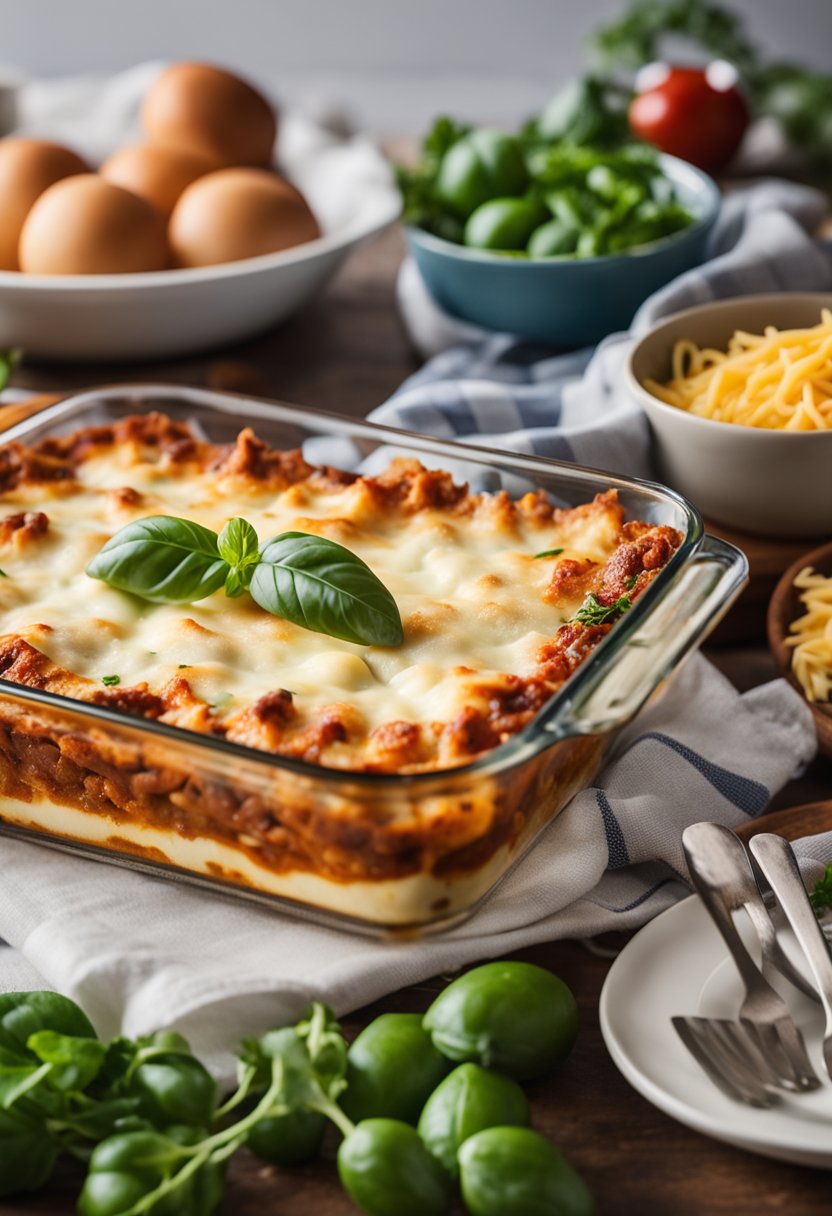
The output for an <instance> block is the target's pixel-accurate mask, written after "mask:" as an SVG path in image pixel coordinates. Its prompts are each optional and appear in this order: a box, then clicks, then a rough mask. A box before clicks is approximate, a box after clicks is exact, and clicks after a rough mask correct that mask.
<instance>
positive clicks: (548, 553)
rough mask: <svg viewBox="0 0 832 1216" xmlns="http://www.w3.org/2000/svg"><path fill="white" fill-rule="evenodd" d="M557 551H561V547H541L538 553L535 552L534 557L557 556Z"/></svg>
mask: <svg viewBox="0 0 832 1216" xmlns="http://www.w3.org/2000/svg"><path fill="white" fill-rule="evenodd" d="M559 553H563V549H541V550H540V552H539V553H535V558H538V557H557V555H558V554H559Z"/></svg>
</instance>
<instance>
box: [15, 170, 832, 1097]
mask: <svg viewBox="0 0 832 1216" xmlns="http://www.w3.org/2000/svg"><path fill="white" fill-rule="evenodd" d="M820 214H821V200H820V198H819V196H817V195H816V194H814V192H810V191H804V190H801V189H799V188H792V187H787V186H783V185H780V184H772V185H770V186H765V187H757V188H756V189H755V190H754V191H752V192H750V193H748V194H746V195H744V196H742V197H738V198H736V199H732V200H731V201H730V203H729V204H728V206H727V208H726V213H725V215H724V217H723V222H722V224H721V226H720V234H721V235H720V236H719V238H718V239H720V240H721V241H722V242H723V246H722V247H723V248H724V247H725V246H730V249H728V250H727V251H726V252H723V253H721V254H720V255H719V256H718V257H717V258H715V260H714V261H712V262H711V263H710V264H709V265H708V266H707V267H705V268H704V269H702V270H699V271H696V272H694V273H692V274H690V275H687V276H685V278H684V279H681V280H679V282H677V283H674V284H671V285H670V287H668V288H666V289H665V291H663V292H662V293H660V295H659V296H657V297H655V298H654V299H653V300H651V301H648V303H647V304H646V305H645V307H644V309H643V310H642V312H641V314H640V316H639V318H638V319H637V322H636V325H637V327H638V328H642V327H643V326H644V325H646V324H647V323H648V321H649V320H650V319H652V318H655V317H657V316H659V315H661V314H662V313H664V312H668V311H670V310H671V309H673V308H678V307H682V306H683V305H686V304H689V303H691V302H693V301H695V300H697V299H705V298H707V297H708V296H714V295H721V294H726V293H728V292H731V291H736V292H741V291H748V290H768V289H770V288H771V287H786V286H790V287H795V288H796V287H805V288H822V287H826V286H829V285H830V261H829V256H828V254H827V253H826V252H825V251H824V250H822V249H821V248H820V247H819V246H817V245H815V244H813V243H812V241H811V240H810V238H809V237H808V236H807V235H806V229H805V226H812V225H813V224H814V223H815V222H816V221H817V220H818V219H819V217H820ZM401 298H402V302H403V307H404V309H405V313H406V315H407V317H408V321H409V324H410V326H411V330H412V332H413V333H414V335H418V334H421V335H422V340H424V335H425V333H426V332H427V329H428V328H430V329H431V333H432V339H431V340H432V341H433V343H434V345H437V344H439V342H440V338H441V339H442V341H444V342H448V341H451V340H456V339H458V338H459V337H460V334H459V330H458V328H457V327H455V326H454V324H453V323H451V322H450V321H443V320H442V319H441V318H439V320H437V317H436V315H435V314H434V315H433V316H431V313H430V309H431V305H430V302H429V301H428V300H426V298H425V296H424V293H423V292H420V289H419V285H418V283H414V281H413V271H412V269H409V268H405V270H404V272H403V278H402V283H401ZM439 321H442V324H441V325H440V324H439ZM443 326H444V328H442V327H443ZM463 336H468V337H470V336H471V335H463ZM626 344H627V338H626V336H624V337H617V338H611V339H609V340H608V341H607V342H606V343H604V344H603V345H602V346H601V348H600V349H599V350H598V351H597V352H596V353H595V354H594V355H593V356H590V353H589V352H581V353H579V354H572V355H561V356H554V357H551V356H548V357H544V358H535V357H534V352H531V351H530V350H529V349H528V348H527V347H525V346H523V345H522V344H520V343H517V342H514V341H512V340H511V339H510V338H508V337H504V336H498V337H490V338H483V337H482V335H479V336H477V337H476V340H474V341H470V342H467V344H465V345H463V346H460V345H458V344H457V345H455V346H453V347H449V348H448V349H446V350H445V351H444V352H442V353H440V354H438V355H436V356H435V357H434V358H433V359H432V360H431V361H430V362H429V363H428V364H427V365H426V367H425V368H424V369H423V370H422V371H421V372H420V373H418V374H417V375H416V376H414V377H412V378H411V380H410V381H408V383H407V384H406V385H405V386H404V387H403V388H402V390H401V391H400V392H399V393H397V394H396V396H395V397H394V398H393V399H392V400H391V401H390V402H388V403H387V404H386V405H385V406H383V407H381V409H380V410H378V411H376V417H378V418H381V419H383V420H384V421H385V422H391V423H393V424H395V425H400V426H405V427H408V428H410V429H413V430H422V431H429V432H432V433H437V434H440V435H443V436H447V435H451V436H454V437H456V438H461V439H470V440H475V441H476V442H480V443H482V442H485V443H490V444H493V445H495V446H498V447H504V448H513V449H515V450H518V449H519V450H521V451H526V452H537V453H543V454H545V455H549V456H551V455H554V456H559V457H562V456H565V457H567V458H570V459H573V458H574V459H578V460H580V461H582V462H586V463H589V464H594V465H606V466H608V467H611V468H616V469H621V470H623V471H625V472H648V471H649V466H648V463H647V439H646V433H645V431H644V428H643V424H642V422H641V419H640V417H639V414H638V411H637V409H636V408H635V407H634V406H632V405H631V404H630V403H628V402H627V401H625V400H623V399H621V398H620V397H619V395H618V393H617V390H616V376H617V373H616V368H617V367H619V366H620V362H621V359H622V357H623V354H624V352H625V350H626ZM814 750H815V740H814V731H813V727H812V723H811V717H810V714H809V711H808V709H807V707H806V705H805V704H804V703H803V701H802V700H801V698H800V697H798V696H797V695H796V693H794V692H793V691H792V690H791V689H790V688H789V686H788V685H787V684H786V683H785V682H784V681H782V680H780V681H775V682H773V683H771V684H767V685H764V686H762V687H759V688H756V689H754V690H753V691H751V692H748V693H745V694H744V695H742V696H741V695H740V694H739V693H738V692H737V691H736V690H735V689H734V688H733V687H732V686H731V685H730V684H729V683H728V681H727V680H725V679H724V678H723V677H722V676H721V675H720V674H719V673H718V672H717V671H716V670H715V669H714V668H713V667H712V666H711V665H710V664H709V663H708V662H707V661H706V660H705V659H703V658H702V657H701V656H698V657H696V658H694V659H692V660H691V661H690V662H689V663H688V664H687V665H686V667H685V668H684V669H683V670H682V671H681V672H680V673H679V675H678V676H677V677H676V679H675V680H674V681H673V682H672V684H671V685H670V687H669V688H668V689H667V691H666V693H665V695H664V697H663V698H662V699H661V700H660V701H659V702H657V703H654V704H652V705H650V706H649V707H648V708H646V709H645V710H644V711H643V712H642V713H641V714H640V715H639V716H638V718H637V719H636V720H635V721H634V722H633V723H632V724H631V725H630V726H629V727H628V728H627V729H626V730H625V731H624V732H623V733H622V734H621V736H620V737H619V739H618V740H617V742H616V746H615V750H614V752H613V753H612V754H611V756H610V758H609V759H608V761H607V763H606V765H605V767H604V768H603V770H602V771H601V773H600V774H599V776H598V778H597V779H596V782H595V784H594V786H593V787H592V788H590V789H587V790H585V791H584V792H582V793H580V794H579V795H578V796H577V797H576V798H574V799H573V801H572V802H571V803H570V804H569V806H568V807H567V808H566V809H565V810H564V811H563V813H562V814H561V815H560V816H559V817H558V818H557V819H556V820H555V822H554V823H553V824H552V825H551V826H550V827H549V828H548V829H547V831H546V832H545V833H544V834H543V835H542V837H541V838H540V840H539V841H538V843H537V844H536V846H535V848H534V849H533V850H532V851H531V852H530V853H529V854H528V855H527V856H526V857H525V859H524V860H523V861H522V863H521V864H520V865H518V866H517V867H516V868H515V869H514V870H513V871H512V873H511V874H510V875H509V876H508V877H507V879H506V880H505V881H504V882H503V883H502V884H501V886H500V887H499V888H498V890H497V891H496V892H495V894H494V895H493V896H492V897H491V898H490V899H489V900H488V901H487V902H486V903H485V904H484V905H483V907H482V908H481V909H480V911H479V912H478V913H477V914H476V915H475V916H474V917H473V918H472V919H471V920H470V921H469V922H468V923H467V924H465V925H463V926H461V927H460V928H458V929H456V930H455V931H453V932H452V933H450V934H448V935H446V936H444V937H442V938H440V939H437V940H432V941H431V940H429V941H426V942H408V943H404V944H395V943H382V942H374V941H372V940H369V939H365V938H361V937H356V936H352V935H348V934H344V933H341V932H338V931H336V930H333V929H326V928H322V927H320V926H316V925H312V924H307V923H304V922H303V921H300V920H295V919H293V918H291V917H288V916H284V915H277V914H274V913H271V912H268V911H265V910H263V909H261V908H257V907H253V906H250V905H246V904H242V903H240V904H237V903H233V902H231V901H228V900H225V899H221V900H220V899H217V898H216V897H214V896H212V895H210V894H207V893H205V892H203V891H197V890H192V889H189V888H187V887H183V886H181V885H179V884H174V883H170V882H164V881H161V880H157V879H151V878H148V877H146V876H144V875H140V874H136V873H132V872H128V871H124V870H117V869H114V868H111V867H109V866H104V865H100V864H97V863H95V862H91V861H85V860H80V859H76V858H70V857H66V856H63V855H62V854H59V853H53V852H51V851H50V850H47V849H43V848H40V847H38V846H36V845H31V844H23V843H20V842H17V841H11V840H6V839H3V838H2V837H0V936H2V937H3V938H5V939H6V941H7V942H9V943H10V947H11V948H7V949H3V950H0V989H3V988H5V989H11V988H20V987H44V986H47V987H55V988H57V989H59V990H60V991H63V992H65V993H67V994H69V995H70V996H73V997H74V998H75V999H77V1000H78V1001H80V1003H81V1004H82V1005H83V1007H84V1008H85V1009H86V1010H87V1012H88V1013H89V1014H90V1016H91V1017H92V1019H93V1021H94V1023H95V1024H96V1026H97V1027H98V1029H99V1031H100V1032H101V1033H102V1034H105V1035H109V1034H114V1033H117V1032H118V1031H123V1032H125V1033H128V1034H139V1033H144V1032H146V1031H149V1030H152V1029H156V1028H158V1027H162V1026H173V1025H175V1026H177V1027H178V1028H179V1029H180V1030H182V1031H183V1032H184V1033H186V1034H187V1035H188V1036H189V1037H190V1038H191V1040H192V1042H193V1045H194V1047H195V1049H196V1050H197V1051H198V1053H199V1054H200V1055H202V1056H203V1057H204V1058H206V1059H207V1060H209V1061H210V1062H211V1063H212V1065H213V1067H214V1068H215V1070H216V1071H217V1072H219V1073H224V1072H225V1071H226V1069H227V1066H228V1064H229V1057H228V1054H227V1053H228V1049H229V1048H231V1047H232V1046H233V1045H234V1044H235V1043H236V1042H237V1041H238V1040H239V1038H240V1036H241V1035H243V1034H251V1033H256V1032H260V1031H262V1030H265V1029H266V1028H267V1027H269V1026H272V1025H274V1024H277V1023H279V1022H281V1021H283V1020H289V1019H291V1018H293V1017H295V1016H296V1015H297V1014H298V1013H299V1011H300V1010H301V1009H302V1008H303V1006H304V1005H305V1004H306V1003H307V1001H309V1000H310V999H312V998H316V997H317V998H321V999H324V1000H327V1001H329V1002H330V1003H331V1004H333V1005H334V1007H335V1008H336V1010H337V1012H338V1013H344V1012H347V1011H348V1010H350V1009H354V1008H356V1007H358V1006H360V1005H363V1004H365V1003H366V1002H368V1001H371V1000H374V999H376V998H377V997H380V996H382V995H383V994H385V993H387V992H391V991H393V990H395V989H397V988H399V987H401V986H403V985H405V984H412V983H416V982H418V981H419V980H421V979H424V978H426V977H427V976H429V975H432V974H435V973H436V972H438V971H441V970H443V969H452V968H456V967H459V966H462V965H464V964H465V963H469V962H473V961H474V960H477V959H481V958H488V957H495V956H500V955H505V954H506V953H508V952H509V951H511V950H516V949H518V948H520V947H522V946H526V945H530V944H532V943H535V942H541V941H547V940H551V939H553V938H556V937H590V936H593V935H595V934H598V933H602V932H605V931H607V930H611V929H631V928H634V927H637V926H638V925H640V924H642V923H644V922H645V921H647V920H649V919H650V918H651V917H652V916H655V915H656V914H657V913H658V912H661V911H662V910H663V909H664V908H666V907H668V906H669V905H670V904H671V903H673V902H674V901H675V900H677V899H679V898H680V897H681V896H683V895H685V894H686V893H687V891H688V887H687V885H686V879H685V867H684V858H683V855H682V850H681V835H682V831H683V830H684V828H685V827H686V826H687V825H688V824H689V823H692V822H695V821H697V820H700V819H712V820H717V821H719V822H722V823H726V824H729V825H734V824H738V823H741V822H743V821H744V820H746V819H748V818H750V817H753V816H755V815H758V814H759V813H760V812H761V811H763V810H764V808H765V807H766V805H767V803H768V802H769V799H770V798H771V796H772V794H773V793H775V792H776V791H777V790H778V789H780V787H781V786H782V785H783V784H784V783H785V782H786V781H787V780H788V779H789V778H790V777H792V776H795V775H796V774H797V773H799V772H800V771H801V769H802V768H803V767H805V765H806V764H807V763H808V762H809V760H810V759H811V757H812V755H813V754H814ZM827 844H828V842H825V841H824V840H820V841H816V842H815V845H814V849H813V851H812V850H810V854H809V855H810V857H812V858H814V861H813V863H812V864H814V866H815V868H816V869H817V868H818V867H819V862H820V861H822V860H824V859H825V850H826V848H827Z"/></svg>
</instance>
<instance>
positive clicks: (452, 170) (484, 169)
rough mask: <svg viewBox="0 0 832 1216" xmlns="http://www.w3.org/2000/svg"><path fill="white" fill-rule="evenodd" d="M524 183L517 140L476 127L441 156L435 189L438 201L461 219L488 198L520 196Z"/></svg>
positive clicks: (526, 174) (520, 153)
mask: <svg viewBox="0 0 832 1216" xmlns="http://www.w3.org/2000/svg"><path fill="white" fill-rule="evenodd" d="M528 182H529V174H528V170H527V169H526V162H525V160H524V158H523V149H522V148H521V146H520V143H519V142H518V140H516V139H515V138H514V136H513V135H506V134H505V132H504V131H495V130H492V129H491V128H490V127H480V128H478V129H477V130H476V131H469V133H468V134H467V135H464V136H463V137H462V139H459V140H457V142H456V143H455V144H452V145H451V147H450V148H449V149H448V151H447V152H446V153H445V155H444V157H443V158H442V164H441V165H440V166H439V173H438V174H437V177H436V187H435V189H436V194H437V197H438V198H439V200H440V201H441V202H443V203H444V204H445V206H446V207H448V209H449V210H450V211H452V212H453V213H454V214H455V215H458V216H459V218H460V219H463V220H464V219H467V218H468V216H469V215H470V214H471V212H472V211H474V210H475V208H477V207H479V205H480V203H485V202H487V201H488V200H489V199H490V198H499V197H501V196H507V195H518V194H522V193H523V191H524V190H525V189H526V186H527V185H528Z"/></svg>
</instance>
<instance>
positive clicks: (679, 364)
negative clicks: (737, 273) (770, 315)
mask: <svg viewBox="0 0 832 1216" xmlns="http://www.w3.org/2000/svg"><path fill="white" fill-rule="evenodd" d="M672 372H673V375H672V378H671V379H670V380H668V381H667V382H666V383H664V384H659V383H658V382H657V381H655V380H646V381H645V388H647V389H648V390H649V391H650V392H651V393H652V394H653V395H654V396H655V397H658V398H659V400H660V401H664V402H665V403H666V404H667V405H673V406H676V407H677V408H678V409H681V410H687V411H688V412H689V413H691V414H697V415H698V416H699V417H700V418H709V419H711V420H713V421H715V422H733V423H735V424H738V425H740V426H754V427H764V428H767V429H769V430H785V431H825V430H829V429H830V428H832V311H830V310H829V309H826V308H824V309H823V310H822V311H821V320H820V324H818V325H815V326H811V327H809V328H808V329H783V330H779V329H776V328H775V327H774V326H773V325H771V326H768V327H767V328H766V330H765V332H764V333H762V334H751V333H746V332H745V331H743V330H737V331H736V332H735V333H734V335H733V337H732V338H731V340H730V342H729V343H728V350H727V351H721V350H714V349H712V348H710V347H699V346H697V345H696V343H695V342H691V341H688V340H683V341H679V342H677V343H676V345H675V346H674V348H673V357H672Z"/></svg>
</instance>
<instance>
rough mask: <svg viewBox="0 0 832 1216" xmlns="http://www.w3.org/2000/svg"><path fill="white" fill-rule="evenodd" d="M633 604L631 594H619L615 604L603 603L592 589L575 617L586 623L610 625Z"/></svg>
mask: <svg viewBox="0 0 832 1216" xmlns="http://www.w3.org/2000/svg"><path fill="white" fill-rule="evenodd" d="M632 606H633V601H632V600H631V599H630V597H629V595H621V596H619V597H618V599H617V600H616V601H615V603H614V604H602V603H600V602H599V600H598V599H597V598H596V597H595V596H594V595H593V594H592V592H591V591H590V593H589V595H588V596H587V597H586V599H585V600H584V602H583V604H582V605H581V607H580V608H579V609H578V611H577V612H576V613H575V616H574V618H573V619H574V620H576V621H582V622H583V623H584V625H608V624H610V623H611V622H612V621H617V620H618V618H619V617H620V616H621V615H622V614H623V613H625V612H627V610H628V609H630V608H632Z"/></svg>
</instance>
